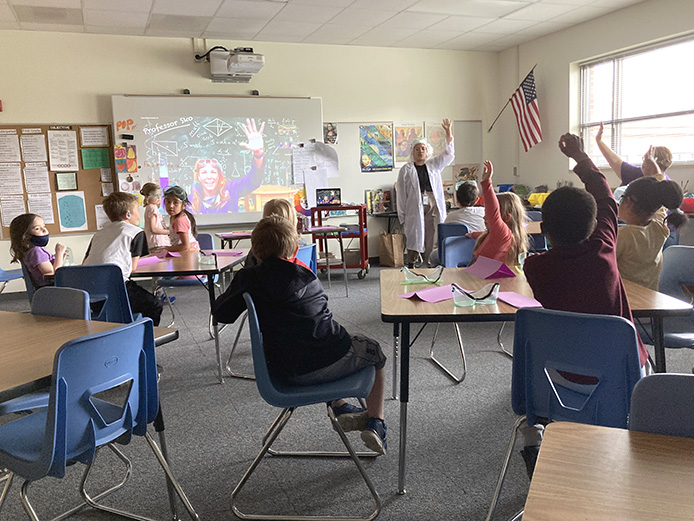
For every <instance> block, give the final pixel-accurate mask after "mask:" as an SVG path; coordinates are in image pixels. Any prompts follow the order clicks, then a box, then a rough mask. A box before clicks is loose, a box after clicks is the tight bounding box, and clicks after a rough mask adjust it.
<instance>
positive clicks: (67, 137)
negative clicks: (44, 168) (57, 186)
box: [48, 130, 80, 172]
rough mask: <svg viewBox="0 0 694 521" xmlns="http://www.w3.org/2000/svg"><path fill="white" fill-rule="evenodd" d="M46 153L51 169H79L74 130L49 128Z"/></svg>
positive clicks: (64, 170)
mask: <svg viewBox="0 0 694 521" xmlns="http://www.w3.org/2000/svg"><path fill="white" fill-rule="evenodd" d="M48 153H49V156H50V164H51V168H50V169H51V170H53V171H57V172H70V171H72V170H79V169H80V165H79V159H78V157H77V132H75V131H74V130H49V131H48Z"/></svg>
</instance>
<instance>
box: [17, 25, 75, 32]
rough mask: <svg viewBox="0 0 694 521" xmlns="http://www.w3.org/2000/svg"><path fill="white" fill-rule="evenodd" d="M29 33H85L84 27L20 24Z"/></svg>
mask: <svg viewBox="0 0 694 521" xmlns="http://www.w3.org/2000/svg"><path fill="white" fill-rule="evenodd" d="M19 26H20V27H21V28H22V29H24V30H27V31H51V32H60V33H83V32H84V25H68V24H37V23H20V24H19Z"/></svg>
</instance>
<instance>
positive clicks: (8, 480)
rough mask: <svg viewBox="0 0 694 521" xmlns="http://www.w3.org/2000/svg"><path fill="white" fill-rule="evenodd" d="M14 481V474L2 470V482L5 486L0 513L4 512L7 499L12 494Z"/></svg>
mask: <svg viewBox="0 0 694 521" xmlns="http://www.w3.org/2000/svg"><path fill="white" fill-rule="evenodd" d="M13 479H14V473H13V472H10V471H9V470H7V469H2V475H1V476H0V482H2V481H4V482H5V485H4V486H3V487H2V492H0V513H1V512H2V505H3V504H4V503H5V498H6V497H7V494H9V492H10V488H11V487H12V480H13Z"/></svg>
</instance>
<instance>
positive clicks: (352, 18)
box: [330, 7, 397, 27]
mask: <svg viewBox="0 0 694 521" xmlns="http://www.w3.org/2000/svg"><path fill="white" fill-rule="evenodd" d="M396 14H397V12H396V11H380V10H377V9H370V10H368V11H367V10H364V9H355V8H352V7H348V8H347V9H344V10H343V11H342V12H340V13H339V14H338V15H337V16H335V18H333V19H332V20H330V23H332V24H337V25H356V26H360V25H361V26H363V27H375V26H377V25H378V24H381V23H383V22H385V21H386V20H388V19H389V18H392V17H393V16H395V15H396Z"/></svg>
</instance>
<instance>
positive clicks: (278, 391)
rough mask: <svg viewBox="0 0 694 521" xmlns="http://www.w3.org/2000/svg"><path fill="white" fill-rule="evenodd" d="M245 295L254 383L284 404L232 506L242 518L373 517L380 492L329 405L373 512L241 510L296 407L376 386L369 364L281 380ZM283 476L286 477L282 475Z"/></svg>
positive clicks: (361, 394)
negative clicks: (339, 374)
mask: <svg viewBox="0 0 694 521" xmlns="http://www.w3.org/2000/svg"><path fill="white" fill-rule="evenodd" d="M243 298H244V299H245V300H246V307H247V308H248V325H249V328H250V332H251V346H252V350H253V368H254V371H255V382H256V385H257V387H258V391H259V392H260V396H262V398H263V399H264V400H265V401H266V402H267V403H268V404H270V405H272V406H274V407H281V408H282V411H281V412H280V413H279V415H278V416H277V419H276V420H275V421H274V422H273V423H272V426H271V427H270V429H269V430H268V432H267V434H266V435H265V437H264V438H263V447H262V449H261V450H260V452H259V453H258V455H257V456H256V457H255V459H254V460H253V463H251V466H250V467H249V468H248V470H247V471H246V473H245V474H244V475H243V477H242V478H241V481H239V483H238V485H236V487H235V488H234V491H233V492H232V494H231V507H232V510H233V511H234V514H236V515H237V516H238V517H240V518H241V519H267V520H283V521H290V520H296V521H306V520H308V519H340V520H342V521H345V520H353V521H357V520H361V521H369V520H372V519H374V518H375V517H376V516H377V515H378V514H379V513H380V511H381V500H380V498H379V496H378V492H376V489H375V488H374V486H373V483H372V482H371V479H370V478H369V476H368V475H367V474H366V471H365V470H364V467H363V466H362V464H361V462H360V461H359V458H358V455H357V453H356V452H355V451H354V449H353V448H352V445H351V444H350V443H349V440H347V436H346V435H345V433H344V431H343V430H342V427H341V426H340V424H339V422H338V421H337V419H336V418H335V416H334V415H333V413H332V408H330V407H328V416H329V417H330V421H331V422H332V427H333V429H335V431H336V432H337V433H338V435H339V436H340V439H341V440H342V443H343V444H344V445H345V447H346V448H347V451H348V452H349V456H350V457H351V458H352V461H354V463H355V465H356V466H357V469H358V470H359V473H360V474H361V476H362V478H363V479H364V482H365V483H366V486H367V487H368V488H369V491H370V492H371V495H372V496H373V499H374V501H375V502H376V509H375V510H374V511H373V513H372V514H371V515H370V516H368V517H364V518H350V517H339V518H335V517H332V516H300V515H296V516H291V515H258V514H246V513H244V512H242V511H241V510H239V508H238V506H237V504H236V498H237V496H238V494H239V492H241V489H242V488H243V486H244V485H245V483H246V482H247V481H248V479H249V478H250V477H251V474H253V471H254V470H255V469H256V468H257V467H258V465H259V464H260V462H261V460H262V459H263V456H265V454H266V453H267V452H268V451H270V449H271V447H272V444H273V443H274V442H275V440H276V439H277V437H278V436H279V435H280V433H281V432H282V429H284V426H285V425H286V423H287V421H288V420H289V418H290V417H291V416H292V413H293V412H294V410H295V409H296V408H297V407H303V406H305V405H314V404H321V405H323V406H325V402H328V401H333V400H337V399H340V398H346V397H350V396H352V397H356V398H366V396H368V394H369V393H370V392H371V387H373V383H374V378H375V374H376V371H375V369H374V368H373V367H366V368H364V369H362V370H360V371H358V372H356V373H354V374H352V375H350V376H347V377H345V378H341V379H340V380H336V381H334V382H328V383H324V384H317V385H288V384H285V383H282V382H280V381H278V380H277V379H276V378H274V377H273V376H272V375H271V374H270V372H269V370H268V367H267V362H266V360H265V351H264V349H263V335H262V333H261V331H260V325H259V323H258V315H257V314H256V311H255V305H254V304H253V299H252V298H251V296H250V295H249V294H248V293H244V294H243ZM273 454H274V455H291V456H337V455H344V453H332V452H291V453H278V452H274V453H273ZM283 479H284V478H283Z"/></svg>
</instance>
